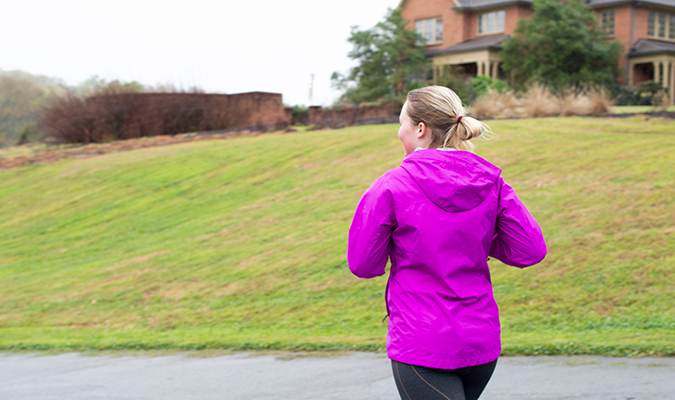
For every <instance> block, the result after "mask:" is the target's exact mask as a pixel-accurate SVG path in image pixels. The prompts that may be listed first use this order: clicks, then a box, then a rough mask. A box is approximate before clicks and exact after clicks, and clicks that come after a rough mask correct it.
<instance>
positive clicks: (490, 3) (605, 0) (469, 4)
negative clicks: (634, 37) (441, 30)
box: [401, 0, 675, 11]
mask: <svg viewBox="0 0 675 400" xmlns="http://www.w3.org/2000/svg"><path fill="white" fill-rule="evenodd" d="M585 2H586V3H588V4H590V6H591V7H602V6H610V5H614V4H644V5H657V6H665V7H672V8H675V0H585ZM455 3H456V4H457V3H459V4H460V5H458V6H457V7H455V9H456V10H458V11H461V10H480V9H484V8H492V7H498V6H507V5H515V4H523V5H531V4H532V0H455ZM401 5H403V1H402V2H401Z"/></svg>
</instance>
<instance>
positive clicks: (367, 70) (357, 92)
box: [331, 9, 428, 104]
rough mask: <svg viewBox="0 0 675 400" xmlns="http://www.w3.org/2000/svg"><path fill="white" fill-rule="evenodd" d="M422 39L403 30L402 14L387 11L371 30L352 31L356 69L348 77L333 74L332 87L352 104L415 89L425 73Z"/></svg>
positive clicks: (425, 64)
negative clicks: (337, 89)
mask: <svg viewBox="0 0 675 400" xmlns="http://www.w3.org/2000/svg"><path fill="white" fill-rule="evenodd" d="M423 40H424V39H423V38H422V37H421V36H420V35H418V34H417V33H416V32H414V31H410V30H408V29H406V22H405V20H404V19H403V17H402V16H401V10H400V9H396V10H391V9H390V10H389V12H388V13H387V15H386V17H385V19H384V20H383V21H381V22H379V23H378V24H377V25H376V26H375V27H374V28H372V29H368V30H364V31H359V30H357V29H356V27H354V28H352V33H351V36H350V38H349V42H350V43H352V44H353V45H354V49H353V50H352V51H351V52H349V57H350V58H351V59H353V60H357V61H358V63H359V65H358V66H356V67H354V68H352V69H351V70H350V71H349V74H347V76H343V75H341V74H339V73H337V72H334V73H333V76H332V78H331V80H332V81H333V85H334V86H335V87H337V88H339V89H342V90H345V93H344V95H343V96H342V99H341V100H343V101H347V102H350V103H354V104H360V103H363V102H373V101H377V100H380V99H383V98H391V97H399V96H402V95H405V93H407V91H408V90H409V89H410V88H411V87H414V86H415V82H417V81H419V78H420V77H423V76H424V73H425V71H426V70H427V69H428V60H427V59H426V57H425V56H424V45H423V44H422V43H423Z"/></svg>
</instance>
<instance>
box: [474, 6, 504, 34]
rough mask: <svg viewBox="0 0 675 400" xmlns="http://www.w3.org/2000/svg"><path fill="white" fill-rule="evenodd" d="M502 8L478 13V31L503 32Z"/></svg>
mask: <svg viewBox="0 0 675 400" xmlns="http://www.w3.org/2000/svg"><path fill="white" fill-rule="evenodd" d="M504 14H505V13H504V10H502V11H493V12H490V13H486V14H479V15H478V33H479V34H488V33H498V32H504Z"/></svg>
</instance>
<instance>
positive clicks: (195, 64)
mask: <svg viewBox="0 0 675 400" xmlns="http://www.w3.org/2000/svg"><path fill="white" fill-rule="evenodd" d="M398 3H399V0H341V1H325V0H324V1H321V0H260V1H254V0H243V1H234V0H224V1H203V0H191V1H173V0H163V1H150V0H134V1H129V0H116V1H91V0H88V1H80V0H58V1H54V0H49V1H36V0H21V1H18V0H17V1H9V0H8V1H4V2H3V4H2V8H1V9H2V22H1V23H0V69H2V70H5V71H7V70H14V69H20V70H23V71H26V72H29V73H31V74H38V75H47V76H53V77H58V78H62V79H64V80H65V81H66V83H67V84H69V85H76V84H78V83H80V82H82V81H84V80H86V79H87V78H89V77H91V76H92V75H98V76H99V77H101V78H104V79H106V80H108V81H110V80H114V79H119V80H122V81H132V80H136V81H139V82H141V83H143V84H146V85H156V84H158V83H159V84H163V83H172V84H174V85H175V86H176V87H178V88H179V89H180V88H181V87H182V88H184V89H187V88H189V87H191V86H199V87H201V88H203V89H204V90H206V91H207V92H221V93H239V92H249V91H266V92H277V93H282V94H283V97H284V102H285V103H287V104H309V98H308V97H309V96H308V93H309V87H310V76H311V74H315V80H314V96H313V99H314V101H313V103H314V104H318V105H321V104H323V105H330V104H331V103H332V102H333V100H334V99H335V98H336V97H337V96H338V93H337V92H335V91H334V90H332V89H331V86H330V76H331V74H332V73H333V71H340V72H346V71H347V70H348V69H349V67H350V66H351V65H353V64H352V61H351V60H349V58H348V57H347V53H348V52H349V50H350V48H351V47H350V45H349V43H347V38H348V37H349V33H350V27H351V26H352V25H358V26H359V27H360V28H361V29H365V28H370V27H372V26H373V25H375V24H376V23H377V22H378V21H380V20H381V19H382V18H383V16H384V15H385V13H386V12H387V8H390V7H391V8H394V7H396V6H397V5H398Z"/></svg>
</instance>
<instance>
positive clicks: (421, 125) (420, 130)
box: [417, 122, 429, 139]
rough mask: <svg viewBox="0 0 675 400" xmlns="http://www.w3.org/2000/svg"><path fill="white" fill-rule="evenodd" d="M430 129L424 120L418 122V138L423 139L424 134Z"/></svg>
mask: <svg viewBox="0 0 675 400" xmlns="http://www.w3.org/2000/svg"><path fill="white" fill-rule="evenodd" d="M428 131H429V128H428V127H427V126H426V125H425V124H424V122H420V123H419V124H417V138H418V139H422V138H423V137H424V135H425V134H426V133H427V132H428Z"/></svg>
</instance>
